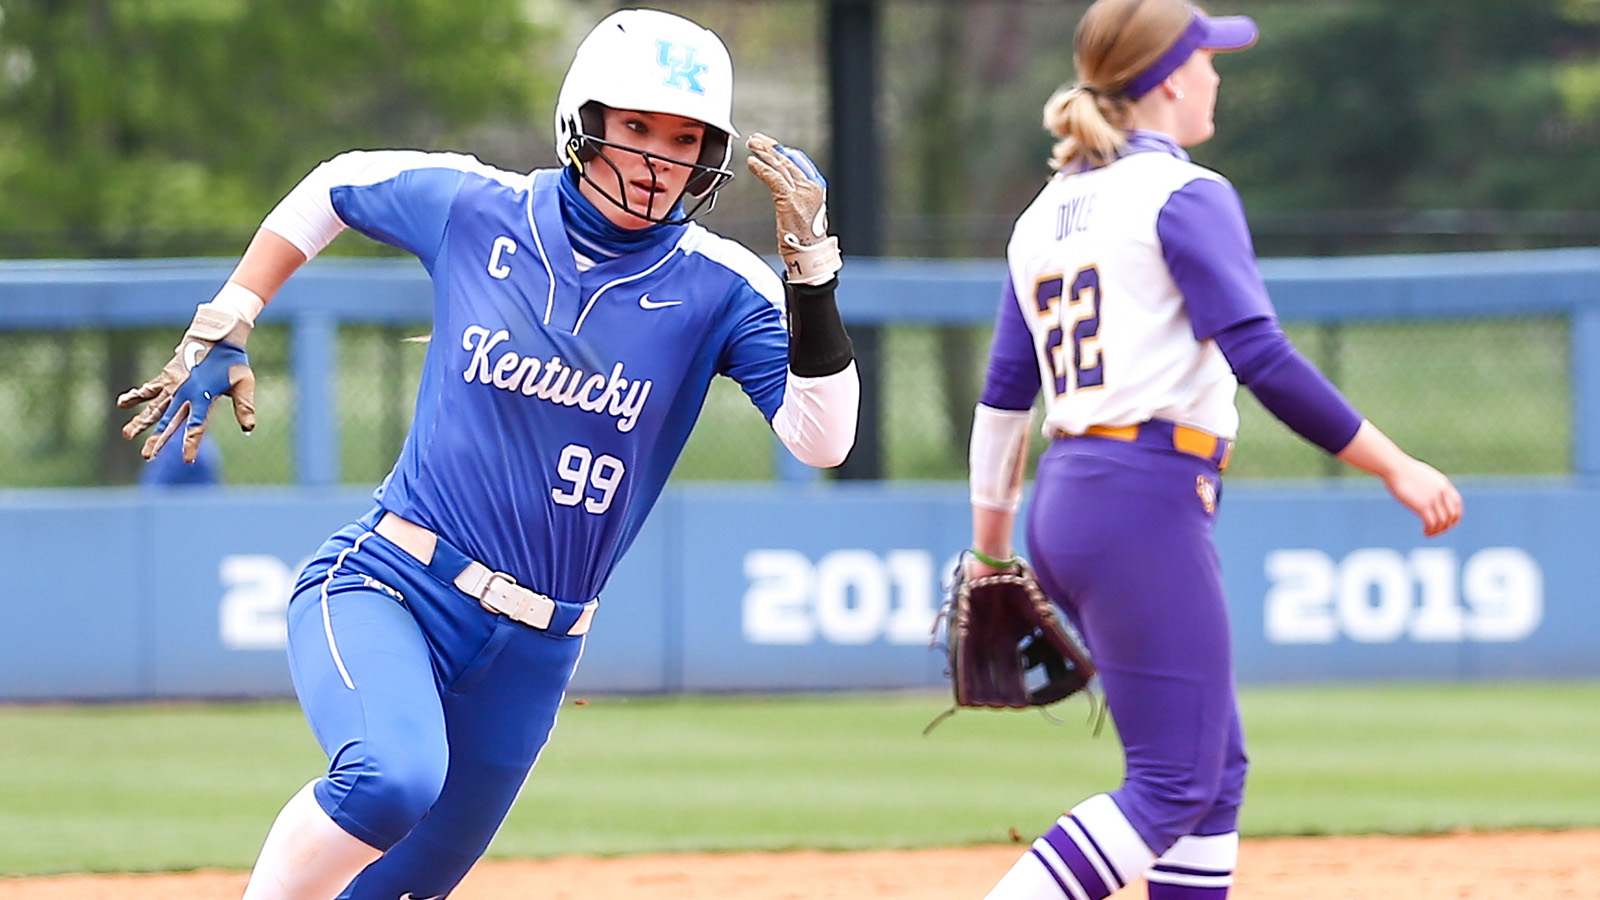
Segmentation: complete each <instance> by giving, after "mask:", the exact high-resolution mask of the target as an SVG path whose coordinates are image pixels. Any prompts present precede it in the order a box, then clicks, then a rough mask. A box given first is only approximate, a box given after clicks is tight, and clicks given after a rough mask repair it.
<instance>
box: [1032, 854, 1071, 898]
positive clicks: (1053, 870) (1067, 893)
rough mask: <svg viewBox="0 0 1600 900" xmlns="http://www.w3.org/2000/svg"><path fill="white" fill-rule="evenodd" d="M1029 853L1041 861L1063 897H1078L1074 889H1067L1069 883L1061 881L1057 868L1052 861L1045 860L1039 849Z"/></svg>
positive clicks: (1040, 863)
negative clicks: (1073, 891) (1051, 863)
mask: <svg viewBox="0 0 1600 900" xmlns="http://www.w3.org/2000/svg"><path fill="white" fill-rule="evenodd" d="M1028 852H1029V853H1032V854H1033V857H1034V859H1037V860H1038V861H1039V865H1041V866H1043V867H1044V870H1045V871H1046V872H1049V873H1050V877H1051V878H1054V879H1055V882H1056V887H1058V888H1060V889H1061V896H1063V897H1068V898H1071V897H1074V896H1076V895H1075V894H1073V893H1072V889H1071V888H1069V887H1067V883H1066V882H1065V881H1062V880H1061V876H1060V875H1057V874H1056V868H1055V866H1052V865H1050V860H1048V859H1045V858H1044V854H1043V853H1040V852H1039V848H1038V847H1033V848H1031V849H1030V850H1029V851H1028ZM1080 890H1081V888H1080Z"/></svg>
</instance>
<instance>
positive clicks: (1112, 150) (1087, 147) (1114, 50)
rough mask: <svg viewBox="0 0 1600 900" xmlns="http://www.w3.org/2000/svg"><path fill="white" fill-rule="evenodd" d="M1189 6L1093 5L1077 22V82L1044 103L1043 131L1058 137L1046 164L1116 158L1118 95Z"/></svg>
mask: <svg viewBox="0 0 1600 900" xmlns="http://www.w3.org/2000/svg"><path fill="white" fill-rule="evenodd" d="M1194 12H1195V7H1194V6H1193V5H1192V4H1190V3H1189V2H1188V0H1096V2H1095V4H1094V5H1093V6H1091V7H1089V9H1088V11H1087V12H1085V13H1084V14H1083V19H1082V20H1080V21H1079V22H1078V31H1077V34H1076V35H1075V36H1074V38H1073V53H1072V57H1073V63H1074V65H1075V66H1076V67H1077V70H1078V83H1077V84H1076V85H1072V86H1070V87H1063V88H1061V89H1060V90H1058V91H1056V93H1055V94H1054V95H1053V96H1051V98H1050V100H1049V101H1048V102H1046V103H1045V105H1044V127H1045V130H1046V131H1049V132H1050V133H1051V134H1052V135H1054V136H1055V137H1057V138H1058V139H1059V140H1058V141H1057V142H1056V145H1055V147H1054V149H1053V151H1052V154H1051V160H1050V165H1051V166H1052V167H1054V168H1056V169H1058V170H1062V169H1070V168H1072V167H1074V166H1083V167H1087V168H1094V167H1097V166H1103V165H1105V164H1106V163H1108V162H1110V161H1112V160H1113V159H1116V157H1117V154H1118V153H1120V152H1121V150H1122V148H1123V146H1124V145H1125V144H1126V143H1127V139H1128V138H1127V128H1128V108H1129V106H1130V105H1131V103H1132V101H1131V100H1130V99H1129V98H1128V97H1127V96H1126V95H1125V94H1124V93H1123V91H1124V90H1125V89H1126V88H1127V87H1128V84H1129V82H1131V81H1133V79H1134V78H1136V77H1138V76H1139V74H1140V73H1142V72H1144V71H1145V70H1146V69H1148V68H1149V67H1150V66H1151V65H1152V64H1153V63H1154V62H1155V61H1156V60H1158V59H1160V58H1161V55H1162V54H1163V53H1165V52H1166V51H1167V49H1168V48H1170V47H1171V46H1172V45H1173V44H1174V43H1176V42H1177V40H1178V37H1179V36H1180V35H1182V34H1183V31H1184V29H1185V28H1187V27H1188V26H1189V22H1190V21H1191V20H1192V19H1193V17H1194Z"/></svg>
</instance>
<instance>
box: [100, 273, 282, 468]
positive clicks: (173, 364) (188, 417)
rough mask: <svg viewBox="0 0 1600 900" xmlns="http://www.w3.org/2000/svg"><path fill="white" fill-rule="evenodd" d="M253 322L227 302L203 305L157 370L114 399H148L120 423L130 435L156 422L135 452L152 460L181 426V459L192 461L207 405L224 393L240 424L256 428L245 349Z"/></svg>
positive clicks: (120, 404) (122, 405) (129, 402)
mask: <svg viewBox="0 0 1600 900" xmlns="http://www.w3.org/2000/svg"><path fill="white" fill-rule="evenodd" d="M252 327H253V324H252V323H251V321H250V320H249V319H247V318H246V317H245V316H244V315H242V314H240V313H239V312H238V311H237V310H236V309H233V308H231V307H230V306H228V305H227V304H225V303H222V304H219V303H218V302H216V301H212V302H210V303H204V304H201V306H200V307H199V309H197V310H195V314H194V321H192V322H190V323H189V328H188V330H186V331H185V332H184V333H183V340H181V341H179V342H178V346H177V348H176V350H174V351H173V355H172V359H171V360H170V361H169V362H168V363H167V364H166V365H165V366H163V367H162V369H161V372H160V373H159V374H157V375H156V377H154V378H152V379H150V380H149V381H147V382H145V383H144V384H142V385H140V386H139V387H136V388H134V389H132V390H130V391H127V392H126V393H124V394H122V395H121V396H119V397H118V398H117V408H118V409H131V408H133V407H135V406H137V405H139V404H140V403H144V402H146V401H149V405H148V406H146V407H145V408H144V409H143V410H141V411H140V412H139V414H138V415H136V416H134V417H133V418H132V419H130V420H129V421H128V424H126V425H124V426H123V427H122V436H123V437H124V438H127V439H129V440H132V439H133V438H134V437H136V436H137V435H138V434H139V433H140V432H142V431H144V430H145V429H146V428H149V427H150V425H151V424H152V423H154V424H155V426H156V430H155V431H154V432H152V433H151V435H150V437H149V438H147V439H146V440H145V442H144V447H143V448H141V449H140V451H139V453H140V455H141V456H143V457H144V458H145V459H147V460H149V459H154V458H155V455H156V454H157V453H159V452H161V448H162V447H164V446H166V443H167V441H168V440H170V439H171V438H172V436H173V434H175V433H176V432H177V430H178V428H179V426H180V425H182V426H183V429H184V431H183V461H184V462H187V463H192V462H194V461H195V460H196V459H197V458H198V457H199V455H200V439H201V437H203V436H204V435H205V431H206V418H207V417H208V416H210V414H211V404H212V402H213V401H214V400H216V399H217V397H219V396H221V395H223V394H227V395H228V396H229V397H231V398H232V399H233V415H234V418H236V419H238V420H239V428H240V429H242V430H244V431H246V432H249V431H253V430H254V429H255V427H256V403H255V393H256V376H255V373H254V372H253V371H251V369H250V357H249V356H248V355H247V354H246V353H245V350H244V345H245V343H246V342H247V341H248V340H249V338H250V331H251V328H252Z"/></svg>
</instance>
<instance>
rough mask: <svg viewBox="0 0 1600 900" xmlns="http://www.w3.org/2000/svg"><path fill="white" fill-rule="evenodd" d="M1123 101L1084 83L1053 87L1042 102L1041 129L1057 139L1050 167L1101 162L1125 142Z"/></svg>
mask: <svg viewBox="0 0 1600 900" xmlns="http://www.w3.org/2000/svg"><path fill="white" fill-rule="evenodd" d="M1127 114H1128V105H1127V101H1125V100H1124V99H1123V98H1121V97H1118V96H1116V95H1112V94H1107V93H1106V92H1105V91H1102V90H1100V89H1098V88H1094V87H1090V86H1088V85H1081V84H1080V85H1073V86H1071V87H1063V88H1061V89H1059V90H1057V91H1056V92H1055V93H1054V94H1053V95H1051V97H1050V99H1049V100H1048V101H1047V102H1046V103H1045V105H1044V130H1045V131H1048V132H1050V133H1051V134H1052V135H1054V136H1055V137H1056V138H1058V139H1059V140H1057V141H1056V145H1055V147H1054V148H1053V149H1052V150H1051V159H1050V167H1051V168H1053V169H1056V170H1058V171H1059V170H1061V169H1065V168H1068V167H1070V166H1073V165H1075V164H1082V165H1083V166H1085V167H1087V168H1095V167H1097V166H1103V165H1105V164H1106V163H1108V162H1110V161H1112V160H1113V159H1116V158H1117V154H1118V153H1119V152H1120V151H1121V150H1122V146H1123V144H1126V143H1127V131H1126V129H1125V125H1126V121H1127Z"/></svg>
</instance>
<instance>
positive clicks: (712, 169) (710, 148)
mask: <svg viewBox="0 0 1600 900" xmlns="http://www.w3.org/2000/svg"><path fill="white" fill-rule="evenodd" d="M579 117H580V120H581V121H580V123H579V125H578V126H577V127H576V128H573V129H572V136H571V138H569V139H568V141H567V145H566V147H565V148H563V152H562V157H563V162H564V163H565V164H566V165H569V166H571V167H572V168H573V170H574V171H576V172H577V173H578V177H580V178H582V179H583V180H584V181H587V182H589V184H590V185H592V186H593V187H594V189H595V190H597V191H599V192H600V196H602V197H604V198H606V199H607V200H609V201H611V203H612V204H614V205H615V206H617V207H618V208H619V209H621V210H622V211H623V212H626V213H628V214H629V215H632V216H637V217H638V218H641V219H644V220H645V221H647V222H653V223H655V224H658V225H681V224H683V223H685V222H688V221H691V220H693V219H694V218H695V217H696V216H700V215H704V214H705V213H708V212H710V211H711V210H712V209H714V208H716V205H717V191H718V190H720V189H721V188H722V186H723V185H725V184H727V183H728V181H729V180H730V179H732V178H733V172H732V171H731V170H729V169H728V168H727V160H728V157H729V155H730V153H729V146H728V144H729V141H728V135H727V134H726V133H725V132H723V131H721V130H720V129H717V128H713V127H712V126H710V125H707V126H706V129H705V136H704V137H703V138H701V141H700V156H699V158H698V159H697V160H696V161H695V162H692V163H690V162H684V161H683V160H679V159H670V158H667V157H664V156H660V155H658V154H655V153H646V152H645V151H643V150H635V149H633V148H632V147H627V146H624V145H622V144H618V143H616V142H614V141H608V140H606V139H605V137H604V136H603V135H604V129H605V125H604V120H603V108H602V107H601V105H600V104H599V103H594V102H590V103H586V104H584V106H583V108H582V109H581V110H579ZM602 149H604V150H609V151H610V152H612V153H632V154H634V155H636V156H639V157H641V158H642V159H643V160H644V162H645V166H646V167H647V168H648V169H649V171H650V178H651V186H652V187H654V186H655V185H656V184H658V182H657V178H656V171H657V170H656V164H657V161H660V162H661V163H663V164H670V165H674V166H681V167H684V168H687V169H689V170H690V173H689V180H688V182H687V183H685V185H684V188H683V193H682V194H680V195H679V196H677V197H673V198H671V199H670V200H669V201H667V202H666V203H664V204H662V208H658V207H657V205H656V202H655V199H654V198H655V196H656V194H655V192H654V191H652V192H651V198H652V199H651V201H650V205H649V206H647V207H646V208H644V209H638V208H636V207H635V206H634V205H633V204H631V203H629V202H628V200H627V197H625V196H623V195H622V193H621V189H622V181H623V177H622V172H621V171H620V170H618V169H617V166H616V164H615V163H613V162H612V161H611V160H610V159H608V158H606V156H605V155H604V154H602V153H601V152H600V151H601V150H602ZM596 163H604V164H605V166H606V168H608V169H610V170H611V172H612V174H614V175H615V176H616V181H615V183H614V188H613V187H608V186H607V185H605V184H602V183H601V181H602V180H604V178H603V176H602V178H601V179H596V178H595V177H594V173H593V171H592V170H593V167H594V164H596ZM613 189H615V190H616V191H617V193H616V194H613V193H612V191H613Z"/></svg>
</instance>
